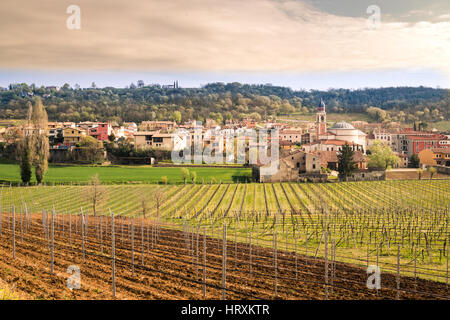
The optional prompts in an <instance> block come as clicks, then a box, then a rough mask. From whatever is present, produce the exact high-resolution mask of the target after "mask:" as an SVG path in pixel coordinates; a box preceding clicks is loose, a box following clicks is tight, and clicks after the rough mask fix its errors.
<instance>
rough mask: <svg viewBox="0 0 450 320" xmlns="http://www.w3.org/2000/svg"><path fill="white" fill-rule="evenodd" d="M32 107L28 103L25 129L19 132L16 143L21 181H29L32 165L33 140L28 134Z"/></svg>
mask: <svg viewBox="0 0 450 320" xmlns="http://www.w3.org/2000/svg"><path fill="white" fill-rule="evenodd" d="M32 111H33V107H32V105H31V103H28V121H27V125H26V130H23V132H22V133H21V134H20V138H19V142H18V144H17V157H18V160H19V163H20V177H21V179H22V182H23V183H29V182H30V181H31V176H32V171H31V170H32V166H33V141H32V136H31V134H30V129H32V127H31V113H32Z"/></svg>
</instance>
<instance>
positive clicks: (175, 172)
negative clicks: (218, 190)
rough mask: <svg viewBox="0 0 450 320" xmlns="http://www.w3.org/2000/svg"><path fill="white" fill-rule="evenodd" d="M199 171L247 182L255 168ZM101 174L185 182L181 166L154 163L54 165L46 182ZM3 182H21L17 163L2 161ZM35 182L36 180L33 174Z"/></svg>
mask: <svg viewBox="0 0 450 320" xmlns="http://www.w3.org/2000/svg"><path fill="white" fill-rule="evenodd" d="M189 171H191V172H196V173H197V180H196V181H197V182H200V183H201V182H202V180H204V181H205V182H210V181H211V180H212V179H213V178H214V179H215V181H216V182H220V181H222V182H224V183H230V182H237V181H246V179H248V178H250V176H251V170H250V169H246V168H236V167H230V168H189ZM95 174H98V175H99V178H100V180H101V181H102V182H104V183H112V182H116V183H122V182H145V183H159V182H161V178H162V177H164V176H165V177H167V179H168V182H169V183H182V182H183V178H182V175H181V169H180V168H161V167H151V166H97V167H94V166H62V165H50V166H49V170H48V172H47V174H46V177H45V181H46V183H67V182H86V181H88V180H89V179H90V178H91V177H92V176H93V175H95ZM0 181H3V182H14V183H17V182H20V181H21V180H20V171H19V166H18V165H17V164H8V163H0ZM32 182H35V179H34V177H33V180H32Z"/></svg>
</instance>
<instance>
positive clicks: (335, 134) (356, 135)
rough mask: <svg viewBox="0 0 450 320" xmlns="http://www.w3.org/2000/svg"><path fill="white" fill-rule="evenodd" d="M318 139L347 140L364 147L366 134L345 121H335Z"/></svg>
mask: <svg viewBox="0 0 450 320" xmlns="http://www.w3.org/2000/svg"><path fill="white" fill-rule="evenodd" d="M319 140H340V141H347V142H348V143H349V144H354V145H360V146H362V147H363V148H364V150H365V149H366V134H365V133H364V132H362V131H360V130H358V129H355V127H353V126H352V125H351V124H349V123H347V122H345V121H341V122H337V123H335V124H334V125H333V126H332V127H331V128H330V129H328V131H327V133H326V134H323V135H320V136H319Z"/></svg>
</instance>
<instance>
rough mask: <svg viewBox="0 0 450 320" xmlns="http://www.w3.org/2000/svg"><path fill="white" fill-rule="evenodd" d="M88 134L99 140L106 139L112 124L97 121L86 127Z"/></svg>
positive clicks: (110, 131)
mask: <svg viewBox="0 0 450 320" xmlns="http://www.w3.org/2000/svg"><path fill="white" fill-rule="evenodd" d="M88 132H89V135H90V136H91V137H94V138H95V139H97V140H99V141H107V140H108V137H109V136H110V135H111V133H112V126H111V125H110V124H109V123H107V122H99V123H96V124H94V125H93V126H92V127H90V128H89V129H88Z"/></svg>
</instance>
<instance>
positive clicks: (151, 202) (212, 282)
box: [0, 180, 450, 299]
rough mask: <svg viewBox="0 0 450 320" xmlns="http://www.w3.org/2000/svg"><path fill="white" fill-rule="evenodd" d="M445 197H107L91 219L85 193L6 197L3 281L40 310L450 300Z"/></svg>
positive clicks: (83, 189) (300, 192) (375, 187)
mask: <svg viewBox="0 0 450 320" xmlns="http://www.w3.org/2000/svg"><path fill="white" fill-rule="evenodd" d="M449 187H450V180H426V181H425V180H422V181H417V180H415V181H373V182H348V183H332V184H331V183H328V184H304V183H281V184H280V183H277V184H196V185H192V184H188V185H146V184H136V185H108V186H102V194H101V197H99V198H101V200H102V201H99V202H98V203H96V208H95V211H96V215H95V216H94V215H93V204H92V197H91V196H92V194H90V193H92V192H90V191H92V190H90V189H89V188H90V187H89V186H84V185H76V184H72V185H51V186H28V187H14V186H10V185H3V186H2V188H1V202H0V206H1V210H0V211H1V212H2V214H1V215H0V218H1V219H0V232H1V236H0V239H1V248H0V250H2V258H1V261H0V278H1V279H3V280H5V281H8V282H10V281H12V282H14V281H16V283H17V286H18V287H20V288H21V290H23V291H26V292H30V295H31V296H32V297H33V298H45V299H51V298H58V299H59V298H69V299H70V298H87V299H99V298H103V299H105V298H106V299H110V298H112V297H113V296H114V295H115V297H116V298H137V299H180V298H186V299H203V298H204V299H220V298H227V299H259V298H262V299H273V298H281V299H386V298H392V299H395V298H397V299H448V298H449V295H448V235H449V232H448V218H449V212H448V208H449V201H450V200H449V193H450V188H449ZM113 216H114V218H113ZM12 255H14V259H13V260H11V256H12ZM69 265H79V266H80V269H81V274H82V279H83V280H82V282H83V286H82V288H81V289H80V290H69V289H67V286H66V279H67V278H68V277H69V276H70V275H69V274H68V273H67V272H66V269H67V267H68V266H69ZM373 265H376V266H378V267H379V268H380V272H381V287H380V288H379V289H378V290H370V289H368V288H367V285H366V282H367V278H368V276H369V274H368V273H367V272H366V271H367V267H368V266H373ZM113 270H114V271H113ZM113 274H114V276H113Z"/></svg>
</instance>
